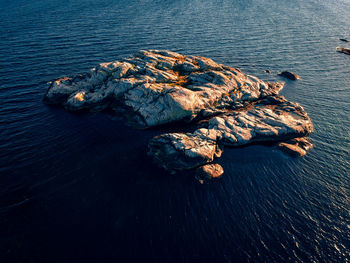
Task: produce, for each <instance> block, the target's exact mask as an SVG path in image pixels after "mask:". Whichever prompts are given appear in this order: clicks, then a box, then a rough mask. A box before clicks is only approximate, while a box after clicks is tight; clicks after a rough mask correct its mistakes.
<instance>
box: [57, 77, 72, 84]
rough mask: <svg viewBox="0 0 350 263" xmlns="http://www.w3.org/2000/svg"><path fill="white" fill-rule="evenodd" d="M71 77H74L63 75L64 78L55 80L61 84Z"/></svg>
mask: <svg viewBox="0 0 350 263" xmlns="http://www.w3.org/2000/svg"><path fill="white" fill-rule="evenodd" d="M70 79H72V78H70V77H63V78H60V79H57V80H56V81H55V83H56V84H60V83H61V82H63V81H66V80H70Z"/></svg>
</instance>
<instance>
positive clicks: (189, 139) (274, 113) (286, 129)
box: [149, 96, 313, 170]
mask: <svg viewBox="0 0 350 263" xmlns="http://www.w3.org/2000/svg"><path fill="white" fill-rule="evenodd" d="M311 132H313V124H312V122H311V120H310V118H309V117H308V115H307V114H306V112H305V111H304V109H303V108H302V107H301V106H300V105H298V104H296V103H292V102H289V101H287V100H286V99H285V98H284V97H282V96H273V97H268V98H265V99H262V100H260V101H258V102H255V103H251V104H249V105H248V106H246V107H244V108H241V109H236V110H232V111H231V112H228V113H224V114H221V115H219V116H215V117H212V118H211V119H210V120H209V121H208V122H207V123H206V127H205V128H201V129H198V130H196V131H195V132H194V133H192V134H191V133H186V134H181V133H168V134H164V135H161V136H158V137H155V138H154V139H153V140H151V143H150V144H149V148H150V151H149V154H150V155H151V156H152V157H153V158H155V159H156V160H157V163H161V164H162V166H163V167H164V168H166V169H170V170H172V169H178V167H181V169H188V168H193V167H195V166H200V165H204V164H206V163H209V162H211V161H212V160H213V159H214V157H216V156H217V155H215V154H214V153H215V150H214V149H216V146H217V145H226V146H231V147H234V146H240V145H245V144H249V143H253V142H264V141H281V140H288V139H291V138H295V137H305V136H308V135H309V134H310V133H311ZM198 134H200V136H198ZM164 138H166V140H164ZM179 138H181V143H179ZM208 145H210V147H209V146H208ZM203 146H205V148H206V149H204V148H203ZM199 149H200V150H204V151H200V150H199ZM207 149H208V150H207ZM209 149H210V150H209ZM189 150H190V151H191V152H192V151H195V152H196V153H198V152H200V153H201V154H200V156H201V158H198V156H193V155H192V154H189V153H188V151H189ZM169 153H171V154H169ZM208 154H209V156H208ZM220 154H221V153H220ZM169 157H170V158H169ZM190 157H192V158H190ZM204 157H205V158H204ZM192 159H193V160H195V162H194V161H193V160H192ZM184 160H186V161H184Z"/></svg>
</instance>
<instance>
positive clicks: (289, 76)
mask: <svg viewBox="0 0 350 263" xmlns="http://www.w3.org/2000/svg"><path fill="white" fill-rule="evenodd" d="M277 75H278V76H281V77H284V78H287V79H290V80H298V79H300V77H299V75H297V74H295V73H293V72H290V71H283V72H281V73H278V74H277Z"/></svg>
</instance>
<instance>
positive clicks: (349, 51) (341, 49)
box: [336, 47, 350, 55]
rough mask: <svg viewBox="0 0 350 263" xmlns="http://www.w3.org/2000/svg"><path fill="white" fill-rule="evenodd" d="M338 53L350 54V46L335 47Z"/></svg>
mask: <svg viewBox="0 0 350 263" xmlns="http://www.w3.org/2000/svg"><path fill="white" fill-rule="evenodd" d="M336 50H337V51H338V52H340V53H344V54H346V55H350V48H345V47H337V49H336Z"/></svg>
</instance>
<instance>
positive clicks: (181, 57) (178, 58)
mask: <svg viewBox="0 0 350 263" xmlns="http://www.w3.org/2000/svg"><path fill="white" fill-rule="evenodd" d="M176 60H177V61H178V62H182V63H183V62H185V61H186V56H178V57H176Z"/></svg>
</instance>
